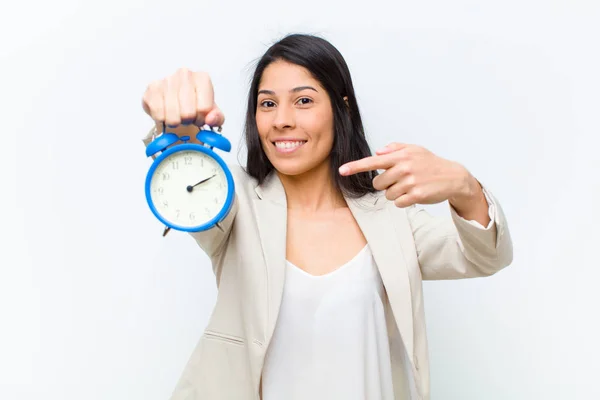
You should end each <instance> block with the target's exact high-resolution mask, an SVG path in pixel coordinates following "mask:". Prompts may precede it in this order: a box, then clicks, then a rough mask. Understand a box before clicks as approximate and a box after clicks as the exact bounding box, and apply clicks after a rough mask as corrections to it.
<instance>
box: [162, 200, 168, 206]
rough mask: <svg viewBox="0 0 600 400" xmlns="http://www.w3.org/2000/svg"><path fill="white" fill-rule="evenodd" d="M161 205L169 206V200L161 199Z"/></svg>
mask: <svg viewBox="0 0 600 400" xmlns="http://www.w3.org/2000/svg"><path fill="white" fill-rule="evenodd" d="M162 205H163V207H164V208H169V202H168V201H167V200H163V202H162Z"/></svg>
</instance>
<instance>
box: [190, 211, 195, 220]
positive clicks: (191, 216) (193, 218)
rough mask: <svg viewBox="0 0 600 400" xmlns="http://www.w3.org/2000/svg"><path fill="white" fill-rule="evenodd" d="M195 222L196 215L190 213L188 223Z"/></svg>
mask: <svg viewBox="0 0 600 400" xmlns="http://www.w3.org/2000/svg"><path fill="white" fill-rule="evenodd" d="M195 220H196V215H195V214H194V213H193V212H191V213H190V221H195Z"/></svg>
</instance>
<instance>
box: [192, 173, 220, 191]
mask: <svg viewBox="0 0 600 400" xmlns="http://www.w3.org/2000/svg"><path fill="white" fill-rule="evenodd" d="M215 176H217V174H214V175H213V176H209V177H208V178H204V179H202V180H201V181H200V182H198V183H196V184H195V185H188V187H187V188H186V190H187V191H188V192H190V193H191V192H192V190H194V188H195V187H196V186H198V185H199V184H201V183H204V182H206V181H207V180H209V179H212V178H214V177H215Z"/></svg>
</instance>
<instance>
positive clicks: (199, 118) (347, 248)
mask: <svg viewBox="0 0 600 400" xmlns="http://www.w3.org/2000/svg"><path fill="white" fill-rule="evenodd" d="M143 106H144V110H145V112H146V113H147V114H148V115H150V116H151V117H152V119H153V120H154V121H155V123H156V126H157V127H158V129H159V132H160V131H162V127H163V124H167V125H168V126H172V127H173V128H172V129H171V130H172V131H174V132H176V133H178V134H181V135H183V134H186V135H190V136H192V137H193V134H194V133H195V132H197V130H198V127H199V126H203V125H205V124H208V125H211V126H221V125H222V124H223V123H224V116H223V113H222V112H221V110H220V109H219V108H218V106H217V105H216V104H215V103H214V98H213V87H212V84H211V81H210V78H209V76H208V75H207V74H206V73H201V72H192V71H189V70H186V69H181V70H179V71H177V72H176V73H175V74H173V75H172V76H169V77H167V78H166V79H164V80H160V81H157V82H154V83H152V84H150V85H149V87H148V89H147V91H146V93H145V94H144V97H143ZM151 134H156V128H155V129H154V130H153V132H151ZM245 137H246V145H247V147H248V158H247V163H246V166H245V168H241V167H235V166H231V168H232V171H233V173H234V177H235V184H236V198H235V202H234V206H233V207H232V210H231V211H230V213H229V214H228V216H227V217H226V219H225V220H224V221H223V223H222V224H221V227H222V228H223V229H222V230H221V229H211V230H209V231H205V232H201V233H193V234H191V235H192V236H193V237H194V239H195V240H196V241H197V242H198V244H199V246H200V247H201V248H202V250H204V251H205V252H206V253H207V254H208V256H210V258H211V261H212V265H213V270H214V273H215V276H216V280H217V285H218V298H217V302H216V306H215V309H214V312H213V314H212V316H211V319H210V321H209V324H208V326H207V328H206V331H205V333H204V335H203V336H202V338H201V339H200V341H199V343H198V346H197V348H196V349H195V350H194V352H193V354H192V355H191V357H190V359H189V362H188V364H187V365H186V367H185V369H184V371H183V375H182V377H181V379H180V381H179V383H178V385H177V387H176V388H175V391H174V393H173V396H172V400H191V399H210V400H219V399H236V400H243V399H259V398H261V399H264V400H283V399H285V400H291V399H303V400H304V399H312V400H316V399H328V400H332V399H343V400H352V399H357V400H358V399H360V400H364V399H368V400H374V399H409V398H410V399H429V364H428V354H427V337H426V331H425V316H424V306H423V291H422V280H423V279H456V278H467V277H478V276H488V275H491V274H493V273H495V272H497V271H499V270H500V269H502V268H503V267H505V266H507V265H509V264H510V263H511V261H512V244H511V239H510V235H509V231H508V228H507V223H506V220H505V217H504V215H503V213H502V210H501V208H500V206H499V204H498V202H497V200H496V199H495V198H494V197H493V196H492V194H491V193H489V191H486V190H485V189H484V188H483V187H482V186H481V185H480V183H479V182H478V181H477V180H476V179H475V178H474V177H473V176H472V175H471V174H470V173H469V171H467V169H466V168H465V167H463V166H462V165H460V164H458V163H456V162H453V161H449V160H446V159H443V158H440V157H438V156H436V155H435V154H432V153H431V152H429V151H428V150H426V149H424V148H422V147H419V146H416V145H412V144H403V143H391V144H389V145H387V146H385V147H384V148H382V149H380V150H378V151H377V152H376V154H375V155H372V154H371V152H370V150H369V146H368V144H367V141H366V139H365V134H364V130H363V125H362V120H361V116H360V112H359V107H358V104H357V101H356V96H355V93H354V88H353V85H352V79H351V77H350V72H349V70H348V67H347V65H346V63H345V61H344V59H343V57H342V55H341V54H340V53H339V52H338V51H337V49H336V48H335V47H334V46H332V45H331V44H330V43H329V42H327V41H326V40H324V39H321V38H318V37H314V36H309V35H290V36H287V37H285V38H284V39H282V40H281V41H279V42H277V43H275V44H274V45H273V46H271V47H270V48H269V49H268V50H267V52H266V53H265V54H264V55H263V57H262V58H261V59H260V60H259V62H258V64H257V67H256V71H255V73H254V77H253V79H252V83H251V86H250V92H249V97H248V110H247V116H246V129H245ZM150 138H151V135H150V134H149V135H148V136H147V137H146V138H145V139H144V142H145V143H146V144H147V143H148V142H149V140H150ZM378 170H380V171H383V172H382V173H378ZM443 201H448V204H449V206H450V207H449V209H450V217H448V218H441V219H440V218H434V217H432V216H430V215H428V214H427V213H426V212H425V211H424V210H423V209H421V208H419V207H418V206H416V204H433V203H439V202H443Z"/></svg>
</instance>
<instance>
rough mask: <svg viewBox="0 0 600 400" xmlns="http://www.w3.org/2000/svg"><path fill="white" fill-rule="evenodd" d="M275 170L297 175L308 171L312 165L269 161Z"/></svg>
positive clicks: (288, 174)
mask: <svg viewBox="0 0 600 400" xmlns="http://www.w3.org/2000/svg"><path fill="white" fill-rule="evenodd" d="M271 164H273V167H274V168H275V170H276V171H277V172H279V173H280V174H282V175H287V176H298V175H302V174H304V173H306V172H308V171H310V170H311V169H312V168H311V167H312V166H310V165H306V164H305V163H299V162H271Z"/></svg>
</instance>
